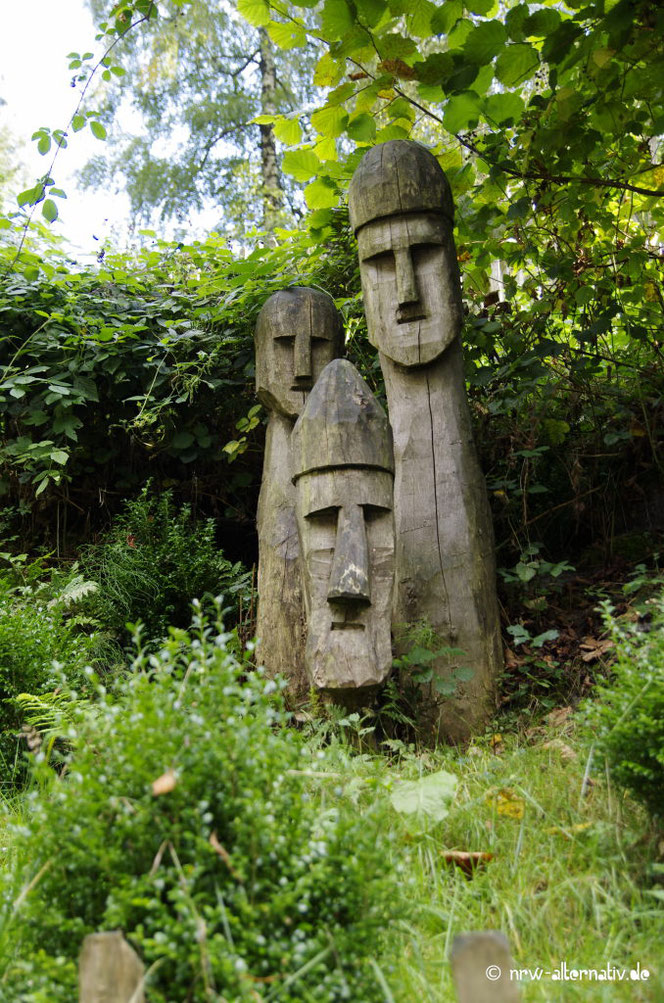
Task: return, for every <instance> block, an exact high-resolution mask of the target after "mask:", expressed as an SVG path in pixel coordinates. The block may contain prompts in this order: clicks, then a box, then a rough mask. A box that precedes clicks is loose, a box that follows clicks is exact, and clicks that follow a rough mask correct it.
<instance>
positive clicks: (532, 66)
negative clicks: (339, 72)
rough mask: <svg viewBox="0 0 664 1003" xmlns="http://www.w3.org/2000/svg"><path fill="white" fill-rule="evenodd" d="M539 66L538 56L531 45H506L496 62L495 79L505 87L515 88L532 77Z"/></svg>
mask: <svg viewBox="0 0 664 1003" xmlns="http://www.w3.org/2000/svg"><path fill="white" fill-rule="evenodd" d="M538 66H539V56H538V54H537V52H536V51H535V49H533V47H532V45H526V44H525V43H518V44H516V45H508V46H507V48H506V49H503V51H502V53H501V54H500V56H499V57H498V59H497V60H496V78H497V79H498V80H500V82H501V84H505V86H506V87H515V86H516V84H520V83H522V82H523V81H524V80H527V79H528V77H532V76H533V74H534V73H535V71H536V70H537V68H538Z"/></svg>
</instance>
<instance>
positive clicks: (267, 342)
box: [255, 287, 343, 698]
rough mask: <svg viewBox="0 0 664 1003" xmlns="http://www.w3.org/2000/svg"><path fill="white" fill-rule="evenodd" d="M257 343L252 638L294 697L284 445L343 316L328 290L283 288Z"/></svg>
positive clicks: (269, 305)
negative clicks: (258, 473)
mask: <svg viewBox="0 0 664 1003" xmlns="http://www.w3.org/2000/svg"><path fill="white" fill-rule="evenodd" d="M255 341H256V392H257V394H258V398H259V400H260V401H261V403H262V404H263V405H264V406H265V407H266V408H267V410H268V413H269V418H268V426H267V436H266V442H265V458H264V460H263V480H262V484H261V492H260V496H259V500H258V516H257V522H258V612H257V624H256V635H257V637H258V638H259V640H260V642H261V646H260V649H259V654H260V660H261V662H262V663H263V664H264V665H265V667H266V669H267V670H268V672H269V673H270V675H276V674H277V673H281V674H282V675H284V676H286V678H288V679H289V680H290V688H291V692H292V693H293V694H294V696H295V697H296V698H297V697H303V696H304V695H305V694H306V692H307V690H308V688H309V685H310V683H309V680H308V679H307V676H306V672H305V667H304V649H305V643H306V621H305V615H304V600H303V597H302V576H301V571H300V563H299V545H298V537H297V526H296V523H295V488H294V487H293V482H292V471H291V469H290V452H289V444H290V436H291V432H292V430H293V425H294V424H295V420H296V418H297V416H298V415H299V414H300V412H301V410H302V408H303V407H304V402H305V401H306V399H307V396H308V394H309V391H310V390H311V388H312V386H313V385H314V383H315V382H316V379H317V377H318V375H319V374H320V372H321V371H322V369H323V368H324V367H325V366H326V365H327V363H328V362H330V361H331V360H332V359H334V358H336V357H337V356H338V355H340V354H341V352H342V351H343V327H342V322H341V316H340V314H339V313H338V311H337V309H336V307H335V305H334V302H333V300H332V298H331V297H330V296H328V295H327V294H326V293H323V292H320V291H319V290H317V289H304V288H300V287H293V288H291V289H284V290H282V291H280V292H278V293H274V295H273V296H270V298H269V299H268V300H267V301H266V303H265V304H264V306H263V309H262V310H261V312H260V314H259V316H258V321H257V324H256V336H255Z"/></svg>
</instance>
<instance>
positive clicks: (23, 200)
mask: <svg viewBox="0 0 664 1003" xmlns="http://www.w3.org/2000/svg"><path fill="white" fill-rule="evenodd" d="M38 190H39V191H40V192H41V190H42V186H41V185H36V186H34V187H32V188H26V189H25V191H23V192H19V194H18V195H17V196H16V201H17V202H18V204H19V206H24V205H32V204H33V202H34V201H35V199H36V197H37V195H36V193H37V191H38Z"/></svg>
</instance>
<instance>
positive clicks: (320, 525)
mask: <svg viewBox="0 0 664 1003" xmlns="http://www.w3.org/2000/svg"><path fill="white" fill-rule="evenodd" d="M291 445H292V468H293V476H294V480H295V485H296V513H297V526H298V532H299V536H300V552H301V560H302V568H303V574H304V597H305V605H306V611H307V647H306V665H307V670H308V673H309V676H310V678H311V681H312V682H313V684H314V685H315V686H316V687H318V688H320V689H323V690H326V691H328V692H329V691H336V693H337V694H339V691H343V694H344V697H345V699H346V702H348V700H349V699H352V694H357V693H358V691H362V690H365V692H366V687H371V686H376V685H378V684H379V683H381V682H382V681H383V679H385V677H386V675H387V673H388V672H389V670H390V667H391V665H392V646H391V640H390V622H391V611H392V598H393V586H394V515H393V510H392V509H393V488H394V484H393V480H394V474H393V472H394V456H393V451H392V436H391V433H390V427H389V424H388V421H387V417H386V415H385V412H384V411H383V409H382V408H381V406H380V405H379V404H378V403H377V401H375V400H374V398H373V396H372V394H371V391H370V390H369V387H368V386H367V384H366V383H365V382H364V380H363V379H362V377H361V376H360V374H359V373H358V371H357V369H356V368H355V366H353V364H352V363H351V362H348V360H347V359H336V360H335V361H334V362H330V363H329V364H328V365H327V366H326V367H325V369H324V370H323V372H322V373H321V375H320V376H319V377H318V380H317V382H316V385H315V387H314V388H313V390H312V391H311V395H310V397H309V399H308V401H307V403H306V406H305V408H304V411H303V412H302V414H301V415H300V417H299V418H298V421H297V424H296V425H295V429H294V431H293V436H292V440H291Z"/></svg>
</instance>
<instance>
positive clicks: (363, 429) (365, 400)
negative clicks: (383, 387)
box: [291, 359, 394, 481]
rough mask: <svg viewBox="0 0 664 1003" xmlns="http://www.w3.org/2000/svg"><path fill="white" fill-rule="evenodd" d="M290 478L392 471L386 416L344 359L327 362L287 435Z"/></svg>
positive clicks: (358, 375) (351, 366)
mask: <svg viewBox="0 0 664 1003" xmlns="http://www.w3.org/2000/svg"><path fill="white" fill-rule="evenodd" d="M291 449H292V460H293V467H292V469H293V474H294V476H293V480H294V481H295V480H297V479H298V477H301V476H302V474H306V473H310V472H311V471H314V470H329V469H331V468H335V467H365V468H366V467H373V468H376V469H378V470H387V471H389V473H394V452H393V448H392V430H391V429H390V424H389V422H388V420H387V415H386V414H385V412H384V411H383V409H382V407H381V406H380V404H379V403H378V401H377V400H376V399H375V397H374V396H373V394H372V393H371V390H370V389H369V387H368V386H367V384H366V383H365V382H364V380H363V379H362V377H361V376H360V374H359V373H358V371H357V369H356V368H355V366H354V365H353V363H352V362H349V361H348V359H333V361H332V362H328V364H327V365H326V366H325V369H324V370H323V371H322V373H321V374H320V376H319V377H318V379H317V381H316V384H315V386H314V388H313V390H312V391H311V393H310V394H309V399H308V400H307V403H306V405H305V408H304V411H303V412H302V414H301V415H300V417H299V418H298V420H297V422H296V425H295V428H294V429H293V434H292V437H291Z"/></svg>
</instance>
